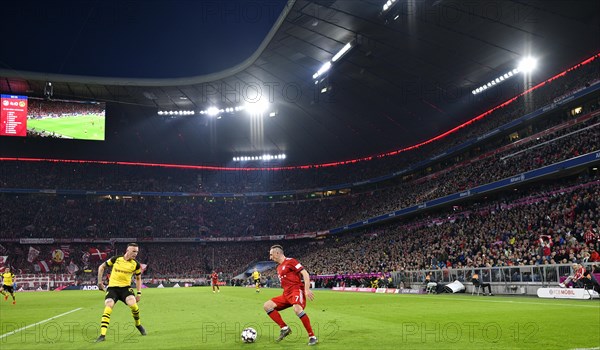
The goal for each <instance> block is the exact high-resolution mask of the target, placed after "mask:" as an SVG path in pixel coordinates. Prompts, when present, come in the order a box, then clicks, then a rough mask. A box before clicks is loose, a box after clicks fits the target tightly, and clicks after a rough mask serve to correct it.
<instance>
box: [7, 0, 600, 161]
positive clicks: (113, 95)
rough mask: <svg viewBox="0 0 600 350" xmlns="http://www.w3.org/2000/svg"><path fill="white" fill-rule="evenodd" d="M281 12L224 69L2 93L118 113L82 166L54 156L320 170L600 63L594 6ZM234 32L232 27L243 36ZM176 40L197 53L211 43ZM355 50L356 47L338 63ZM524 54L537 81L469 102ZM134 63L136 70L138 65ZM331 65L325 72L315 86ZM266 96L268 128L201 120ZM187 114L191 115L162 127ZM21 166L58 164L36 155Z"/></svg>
mask: <svg viewBox="0 0 600 350" xmlns="http://www.w3.org/2000/svg"><path fill="white" fill-rule="evenodd" d="M386 3H389V4H390V5H389V6H388V7H387V8H386V9H385V10H384V6H385V5H386ZM213 4H214V3H213ZM242 4H243V2H242ZM240 6H243V5H240ZM281 8H282V9H283V10H282V11H281V13H280V15H279V17H277V16H274V21H275V22H274V24H272V27H271V29H270V31H268V33H267V34H266V35H265V36H264V38H262V42H261V43H260V45H259V46H258V48H257V49H256V50H255V51H254V53H252V54H251V55H250V56H249V57H237V61H238V62H241V63H238V64H236V65H234V66H233V67H230V68H227V69H224V70H219V71H213V72H208V73H206V74H202V75H193V74H192V76H182V75H180V76H178V77H174V78H164V77H162V78H152V77H150V78H139V77H133V78H132V77H122V76H119V77H111V76H97V73H96V72H94V71H93V67H94V62H93V60H92V61H90V65H89V66H90V67H89V69H90V70H89V73H87V74H79V75H67V74H59V73H56V72H39V71H36V70H37V67H35V66H30V67H23V68H21V67H19V69H1V70H0V91H1V92H2V93H8V94H20V95H29V96H43V91H44V87H45V85H46V83H47V82H52V83H53V86H54V97H55V98H66V99H92V100H98V101H107V102H109V106H108V109H107V123H108V124H107V130H108V132H107V137H106V141H105V142H92V143H89V142H88V143H85V145H84V146H82V147H80V152H79V153H77V154H76V155H74V156H73V155H70V153H69V152H67V151H59V152H58V153H54V154H53V155H54V156H56V155H58V156H62V157H64V158H69V157H71V158H72V157H77V158H86V157H87V158H90V159H98V160H123V161H153V162H162V163H180V164H213V165H215V164H216V165H231V160H232V158H233V157H236V156H243V155H261V154H265V153H270V154H281V153H285V154H286V155H287V159H286V164H292V165H293V164H296V165H299V164H318V163H324V162H334V161H341V160H348V159H353V158H359V157H365V156H370V155H376V154H380V153H385V152H389V151H393V150H396V149H401V148H403V147H406V146H410V145H413V144H415V143H418V142H421V141H424V140H427V139H428V138H431V137H433V136H436V135H438V134H440V133H442V132H444V131H446V130H448V129H450V128H452V127H454V126H456V125H458V124H460V123H462V122H464V121H466V120H469V119H471V118H473V117H474V116H476V115H477V114H479V113H481V112H484V111H486V110H487V109H488V108H490V107H492V106H495V105H496V104H498V103H500V102H502V101H504V100H506V99H508V98H510V97H513V96H515V95H517V94H518V93H520V92H521V91H523V90H524V88H525V87H527V86H530V85H531V84H535V83H537V82H540V81H543V80H545V79H547V78H549V77H551V76H552V75H554V74H556V73H558V72H560V71H562V70H564V69H566V68H569V67H571V66H572V65H575V64H577V63H579V62H581V61H582V60H584V59H586V58H589V57H590V56H592V55H594V54H597V53H598V52H600V40H599V39H598V38H600V2H598V1H596V0H589V1H564V0H562V1H552V0H550V1H548V0H539V1H487V0H485V1H474V2H463V1H449V0H435V1H434V0H419V1H417V0H398V1H391V0H390V1H387V0H385V1H384V0H364V1H358V0H314V1H307V0H290V1H287V3H286V2H285V1H284V4H283V5H282V6H281ZM248 21H249V20H248ZM233 22H235V21H233ZM233 22H232V21H229V22H224V23H223V25H224V26H240V23H233ZM149 25H153V24H149ZM154 25H157V26H161V25H164V24H162V23H155V24H154ZM117 34H118V33H117ZM106 35H113V34H112V33H111V32H109V31H108V30H107V31H106ZM114 35H116V34H114ZM140 35H142V34H140ZM181 35H182V36H183V37H185V38H187V39H188V42H189V44H190V45H199V46H202V45H203V44H202V43H203V40H208V39H207V38H209V37H211V34H207V33H194V32H184V33H181ZM47 38H48V37H47V36H46V35H41V36H39V37H38V38H37V39H35V38H27V40H31V42H30V43H29V46H30V47H35V45H36V44H35V40H45V39H46V40H47ZM192 38H193V40H192ZM115 40H116V41H118V38H115ZM347 44H350V49H349V50H348V51H347V52H345V54H344V55H342V56H341V57H340V58H339V59H336V60H335V62H332V59H333V58H334V56H335V55H336V53H338V52H340V50H342V49H343V48H344V46H345V45H347ZM121 46H122V45H121ZM165 46H168V45H165ZM119 47H120V46H119V45H115V48H114V49H115V50H117V49H118V48H119ZM205 47H208V46H205ZM219 47H221V48H220V49H218V50H217V49H215V50H213V51H214V52H216V54H218V55H222V56H221V57H227V56H228V55H229V56H230V55H231V54H232V50H229V49H228V48H227V45H220V46H219ZM111 49H112V48H111V47H105V48H103V50H108V51H110V50H111ZM155 50H157V51H167V52H172V56H177V51H178V50H177V48H176V47H156V48H155ZM207 50H208V49H207ZM211 50H212V49H211ZM8 54H9V51H7V50H3V56H5V55H8ZM112 54H114V55H118V52H113V53H112ZM529 55H533V56H534V57H536V58H537V59H538V61H539V63H538V69H537V70H536V71H534V72H533V73H532V74H531V76H529V77H527V78H524V77H523V76H520V75H519V76H518V77H515V78H514V79H513V80H510V81H507V82H505V83H503V84H498V86H497V87H496V88H494V89H489V91H486V93H481V94H478V95H477V96H474V95H473V94H472V93H471V92H472V90H473V89H475V88H477V87H478V86H481V84H485V83H486V82H488V81H490V79H494V78H495V77H497V76H498V75H502V74H503V73H504V72H506V71H509V70H511V69H513V68H515V67H516V65H517V64H518V62H519V60H520V59H522V58H525V57H527V56H529ZM17 56H18V55H17ZM81 59H82V60H86V59H88V58H86V57H85V55H82V57H81ZM120 59H122V60H127V59H128V58H126V57H122V58H120ZM129 59H131V60H132V62H134V63H133V64H135V60H136V59H138V60H139V59H141V58H139V57H138V58H135V57H133V58H129ZM40 60H43V57H40ZM2 61H4V62H6V61H7V58H6V57H3V58H2V59H0V64H2ZM175 62H176V61H171V62H169V61H165V62H164V64H165V65H169V64H172V65H176V63H175ZM327 62H330V63H331V67H330V68H329V70H328V71H326V72H324V73H323V74H321V75H319V76H318V77H317V78H313V76H315V73H316V72H318V71H319V70H320V68H321V67H323V65H324V64H326V63H327ZM8 66H9V65H6V64H4V67H8ZM11 67H12V66H11ZM0 68H3V67H2V65H0ZM259 96H260V98H261V101H263V102H264V98H267V99H268V100H269V103H270V105H269V107H268V113H266V115H265V116H263V117H262V118H256V116H255V117H254V118H251V117H250V116H248V115H247V114H245V113H242V112H239V113H221V114H222V116H221V118H219V119H217V118H216V117H212V116H209V115H207V114H199V113H198V112H199V111H202V110H207V109H208V108H210V107H216V108H220V109H227V108H232V109H233V108H234V107H236V106H240V105H243V104H244V103H247V102H251V103H252V102H256V101H257V97H259ZM180 110H193V111H195V112H196V113H195V115H193V116H177V117H160V116H158V115H157V112H158V111H180ZM271 113H273V114H271ZM269 115H274V117H269ZM116 138H120V141H119V142H116V141H114V140H113V139H116ZM123 139H128V140H129V141H128V142H129V143H127V142H125V141H123ZM55 143H56V142H55ZM2 144H4V145H5V146H2V151H0V155H1V156H16V155H23V152H22V151H23V149H24V148H22V147H21V146H22V144H23V141H22V140H14V139H11V140H7V138H3V139H2V140H0V145H2ZM126 144H127V146H124V145H126ZM34 145H38V144H35V143H34ZM23 147H25V146H23ZM26 147H29V148H31V147H33V146H31V142H29V145H27V146H26ZM26 147H25V148H26ZM56 147H59V148H60V146H56ZM70 147H71V148H72V146H70ZM124 149H127V151H123V150H124ZM25 155H28V156H32V155H39V156H43V157H49V156H50V154H48V153H47V152H46V153H44V152H42V151H37V150H31V149H29V150H28V151H27V152H25Z"/></svg>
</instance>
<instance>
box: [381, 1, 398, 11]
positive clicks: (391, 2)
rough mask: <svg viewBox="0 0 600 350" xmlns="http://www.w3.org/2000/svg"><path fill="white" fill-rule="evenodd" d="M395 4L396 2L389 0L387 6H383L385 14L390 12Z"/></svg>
mask: <svg viewBox="0 0 600 350" xmlns="http://www.w3.org/2000/svg"><path fill="white" fill-rule="evenodd" d="M395 2H396V0H387V1H386V2H385V4H383V12H386V11H387V10H389V9H390V8H391V7H392V5H393V4H394V3H395Z"/></svg>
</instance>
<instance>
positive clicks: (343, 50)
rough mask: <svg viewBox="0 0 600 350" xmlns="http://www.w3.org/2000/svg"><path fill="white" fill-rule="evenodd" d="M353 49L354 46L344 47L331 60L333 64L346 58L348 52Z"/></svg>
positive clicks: (347, 45) (348, 44)
mask: <svg viewBox="0 0 600 350" xmlns="http://www.w3.org/2000/svg"><path fill="white" fill-rule="evenodd" d="M351 48H352V44H350V43H347V44H346V45H344V47H342V49H341V50H340V51H338V53H336V54H335V55H334V56H333V58H332V59H331V62H335V61H337V60H339V59H340V58H341V57H342V56H344V55H345V54H346V52H348V51H349V50H350V49H351Z"/></svg>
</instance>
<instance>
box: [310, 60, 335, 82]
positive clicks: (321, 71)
mask: <svg viewBox="0 0 600 350" xmlns="http://www.w3.org/2000/svg"><path fill="white" fill-rule="evenodd" d="M329 68H331V61H327V62H326V63H325V64H323V65H322V66H321V68H319V70H318V71H317V72H316V73H315V74H313V79H317V78H318V77H320V76H321V75H323V74H324V73H325V72H327V71H328V70H329Z"/></svg>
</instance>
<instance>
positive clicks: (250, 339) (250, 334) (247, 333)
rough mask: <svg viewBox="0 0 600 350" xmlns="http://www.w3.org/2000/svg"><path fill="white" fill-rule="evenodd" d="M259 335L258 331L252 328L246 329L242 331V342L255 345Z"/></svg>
mask: <svg viewBox="0 0 600 350" xmlns="http://www.w3.org/2000/svg"><path fill="white" fill-rule="evenodd" d="M257 335H258V333H256V329H254V328H250V327H248V328H245V329H244V330H243V331H242V341H243V342H244V343H254V341H255V340H256V336H257Z"/></svg>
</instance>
